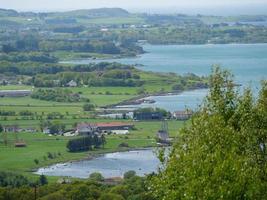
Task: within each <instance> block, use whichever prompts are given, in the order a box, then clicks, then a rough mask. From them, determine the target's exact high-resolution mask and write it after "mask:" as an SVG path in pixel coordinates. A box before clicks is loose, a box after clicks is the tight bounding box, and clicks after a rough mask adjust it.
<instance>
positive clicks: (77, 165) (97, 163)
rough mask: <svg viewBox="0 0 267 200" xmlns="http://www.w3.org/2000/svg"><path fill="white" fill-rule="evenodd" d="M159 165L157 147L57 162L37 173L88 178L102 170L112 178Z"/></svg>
mask: <svg viewBox="0 0 267 200" xmlns="http://www.w3.org/2000/svg"><path fill="white" fill-rule="evenodd" d="M159 166H160V162H159V160H158V158H157V156H156V154H155V149H142V150H134V151H127V152H116V153H107V154H104V155H102V156H99V157H95V158H93V159H90V160H81V161H75V162H67V163H60V164H55V165H51V166H49V167H44V168H40V169H38V171H37V172H35V174H39V175H41V174H44V175H47V176H65V177H76V178H88V177H89V175H90V174H91V173H94V172H100V173H101V174H102V175H103V176H104V177H105V178H111V177H122V176H123V174H124V173H125V172H127V171H130V170H134V171H135V172H136V174H137V175H139V176H144V175H145V174H149V173H152V172H156V171H157V169H158V167H159Z"/></svg>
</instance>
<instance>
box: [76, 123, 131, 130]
mask: <svg viewBox="0 0 267 200" xmlns="http://www.w3.org/2000/svg"><path fill="white" fill-rule="evenodd" d="M118 126H133V124H128V123H122V122H100V123H80V124H78V125H77V129H82V128H92V127H97V128H104V127H118Z"/></svg>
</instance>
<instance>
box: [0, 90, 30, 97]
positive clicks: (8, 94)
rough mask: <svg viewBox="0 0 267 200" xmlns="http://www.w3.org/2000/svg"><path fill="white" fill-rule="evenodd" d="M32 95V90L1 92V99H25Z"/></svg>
mask: <svg viewBox="0 0 267 200" xmlns="http://www.w3.org/2000/svg"><path fill="white" fill-rule="evenodd" d="M31 93H32V91H31V90H0V97H25V96H30V95H31Z"/></svg>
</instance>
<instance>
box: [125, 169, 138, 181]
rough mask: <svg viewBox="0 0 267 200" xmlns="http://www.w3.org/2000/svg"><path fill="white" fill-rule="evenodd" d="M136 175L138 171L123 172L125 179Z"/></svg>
mask: <svg viewBox="0 0 267 200" xmlns="http://www.w3.org/2000/svg"><path fill="white" fill-rule="evenodd" d="M135 175H136V172H135V171H133V170H130V171H128V172H125V173H124V174H123V178H124V179H130V178H132V177H134V176H135Z"/></svg>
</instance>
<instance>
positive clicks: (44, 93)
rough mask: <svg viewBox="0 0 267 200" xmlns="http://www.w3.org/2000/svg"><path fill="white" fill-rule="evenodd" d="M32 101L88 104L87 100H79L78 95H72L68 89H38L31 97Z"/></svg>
mask: <svg viewBox="0 0 267 200" xmlns="http://www.w3.org/2000/svg"><path fill="white" fill-rule="evenodd" d="M31 97H32V98H34V99H40V100H45V101H56V102H80V101H86V102H89V101H90V100H89V99H86V98H81V97H80V95H79V94H78V93H73V92H72V91H71V90H68V89H38V90H35V91H34V92H33V93H32V95H31Z"/></svg>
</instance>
